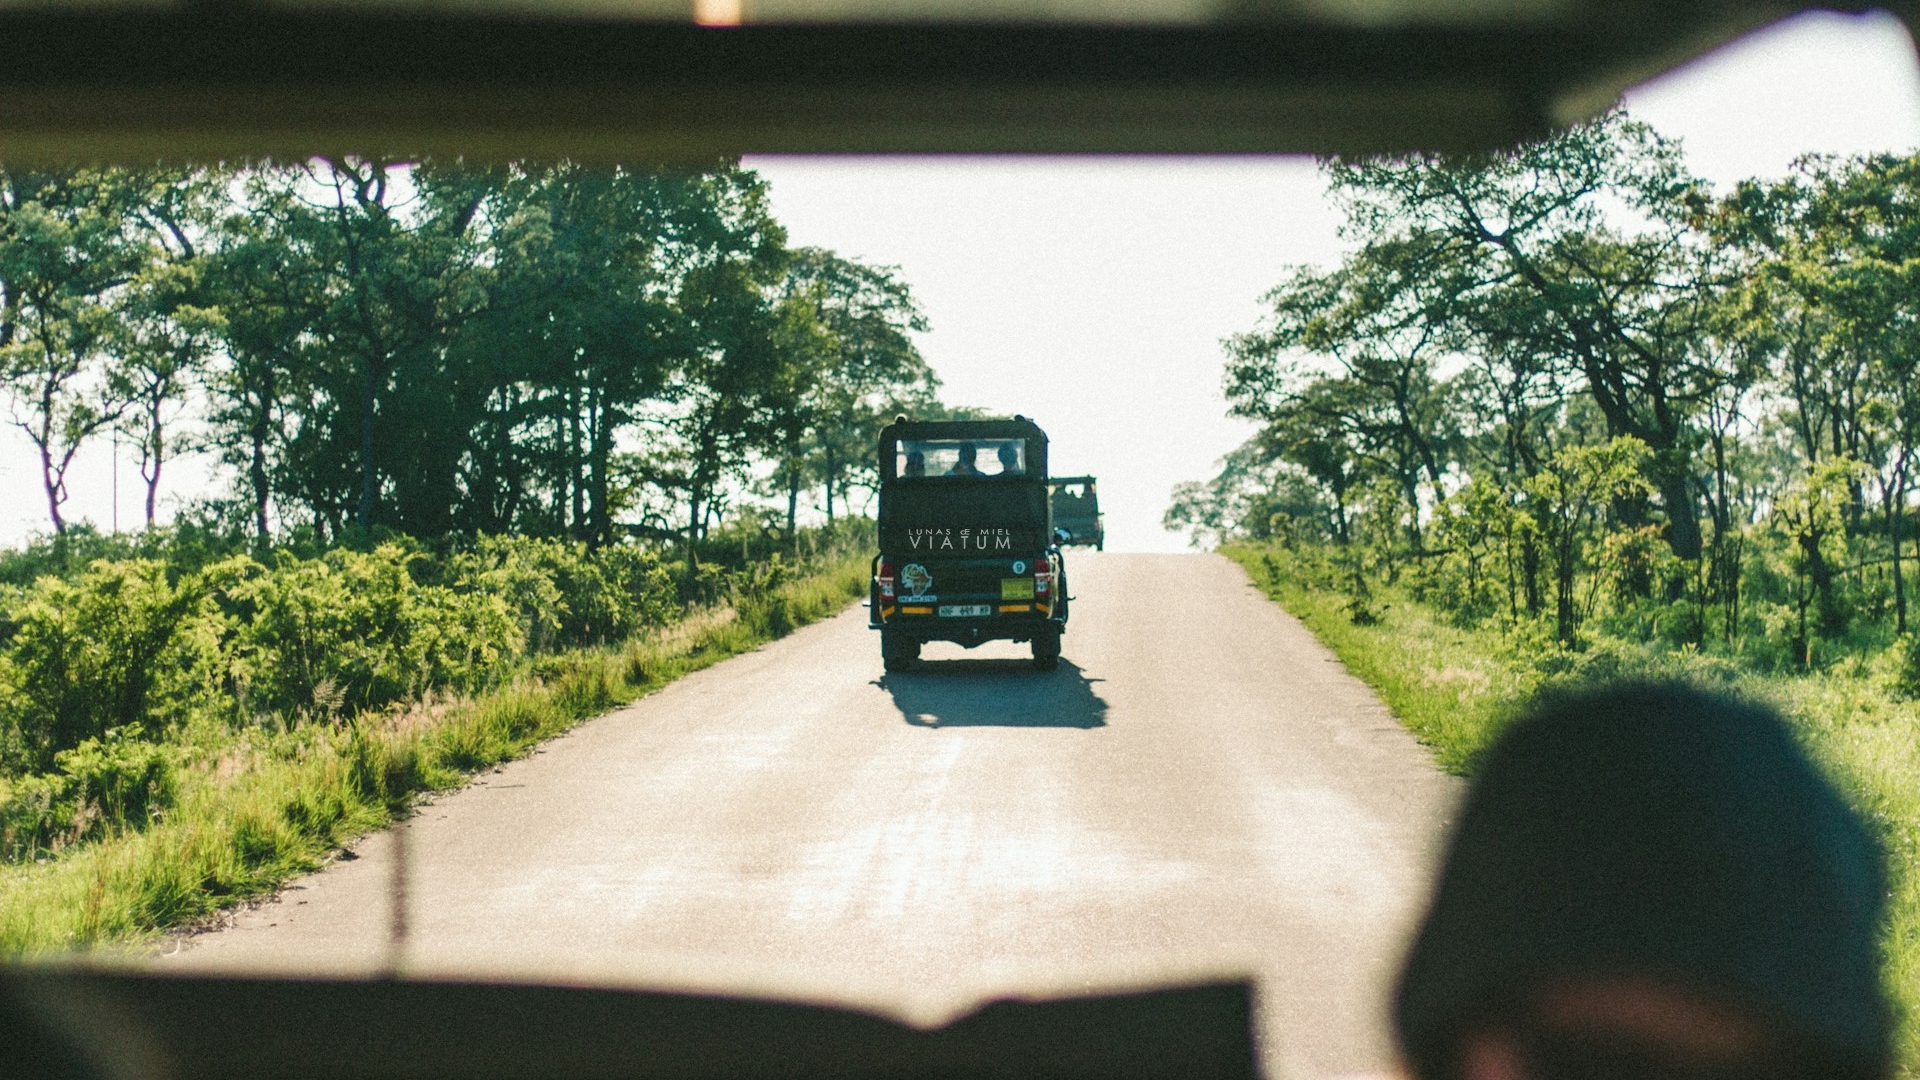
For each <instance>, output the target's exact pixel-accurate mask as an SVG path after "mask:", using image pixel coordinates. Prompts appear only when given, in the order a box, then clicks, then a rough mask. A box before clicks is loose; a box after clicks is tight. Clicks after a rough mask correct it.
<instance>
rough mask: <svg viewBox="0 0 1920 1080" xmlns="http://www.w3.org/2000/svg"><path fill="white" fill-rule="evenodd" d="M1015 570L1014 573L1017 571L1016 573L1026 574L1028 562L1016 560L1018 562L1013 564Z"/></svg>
mask: <svg viewBox="0 0 1920 1080" xmlns="http://www.w3.org/2000/svg"><path fill="white" fill-rule="evenodd" d="M1013 572H1014V573H1016V574H1024V573H1026V572H1027V564H1026V563H1023V562H1016V563H1014V564H1013Z"/></svg>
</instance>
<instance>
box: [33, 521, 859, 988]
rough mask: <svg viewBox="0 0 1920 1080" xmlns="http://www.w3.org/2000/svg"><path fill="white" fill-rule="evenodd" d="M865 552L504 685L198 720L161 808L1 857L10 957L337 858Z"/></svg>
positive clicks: (806, 617) (785, 607)
mask: <svg viewBox="0 0 1920 1080" xmlns="http://www.w3.org/2000/svg"><path fill="white" fill-rule="evenodd" d="M866 588H867V558H866V556H865V555H864V554H859V553H851V554H845V555H841V556H838V557H836V558H833V559H831V560H829V561H824V562H823V563H822V564H821V565H819V566H818V567H817V568H816V569H814V570H813V571H812V572H810V573H807V574H804V575H802V576H800V577H797V578H795V579H793V580H790V581H787V582H785V583H783V584H779V585H776V586H773V587H772V588H769V589H767V590H765V591H763V592H756V593H753V594H750V595H748V596H747V597H746V598H744V599H741V600H738V601H736V603H735V604H733V605H732V606H729V607H723V608H715V609H710V610H707V611H705V612H702V613H698V614H695V615H693V616H690V617H689V618H687V619H685V620H683V621H681V622H678V623H675V624H673V625H671V626H667V627H663V628H659V629H656V630H651V631H647V632H644V633H642V634H640V635H638V636H636V637H634V638H632V639H630V640H628V641H627V642H625V643H624V644H621V645H618V646H607V647H601V648H592V649H583V650H578V651H574V652H570V653H564V654H560V655H555V656H548V657H543V658H540V659H539V660H537V661H535V662H533V663H531V664H528V665H526V666H525V667H524V668H523V670H522V672H521V674H520V675H519V676H518V677H516V678H514V679H513V680H511V681H510V682H508V683H506V684H505V685H503V686H500V687H498V688H495V689H493V690H491V691H488V692H484V693H480V694H477V695H472V696H453V697H438V698H428V699H425V700H419V701H415V702H413V703H411V704H410V705H407V706H406V707H401V708H394V709H389V710H386V711H383V712H377V713H363V714H361V715H360V716H359V717H357V718H356V719H354V720H352V721H351V722H347V723H344V724H339V725H328V724H309V725H304V726H299V727H293V728H289V729H284V730H269V729H265V728H258V727H255V728H247V729H242V730H240V731H237V732H236V731H233V730H231V729H228V728H225V727H216V726H214V725H202V726H200V727H197V728H195V729H192V730H189V731H188V732H186V733H184V737H183V739H182V743H183V748H184V756H185V757H187V758H188V759H189V761H190V762H191V764H188V765H186V766H183V767H182V768H181V769H180V773H179V776H178V778H177V781H178V785H179V788H178V792H177V794H176V795H175V797H174V801H173V804H172V806H171V807H170V808H169V809H168V811H167V812H166V813H165V814H164V816H162V817H161V819H160V820H159V821H157V822H156V823H154V824H152V825H150V826H149V827H147V828H146V829H144V830H140V831H125V832H120V833H116V834H113V835H110V836H107V837H105V838H103V839H100V840H96V841H93V842H90V843H86V844H82V845H79V846H77V847H74V848H71V849H68V850H66V851H64V852H62V853H60V854H59V855H58V856H57V857H54V858H50V859H46V860H43V861H41V862H39V863H30V864H26V865H14V866H0V958H11V959H19V958H22V957H26V956H32V955H41V954H47V953H53V952H59V951H64V950H74V949H82V948H89V947H95V946H101V945H107V944H119V945H128V944H138V943H139V942H141V941H143V940H145V939H147V938H150V937H151V936H153V935H155V934H156V933H157V932H159V931H163V930H166V929H168V928H170V927H176V926H179V925H182V924H184V923H190V922H192V921H194V920H196V919H200V918H203V917H205V916H208V915H210V914H212V913H213V912H215V911H218V910H219V909H220V908H222V907H225V906H228V905H231V904H233V903H235V902H238V901H240V900H244V899H246V898H248V897H252V896H258V895H260V894H262V893H266V892H269V891H271V890H272V889H274V888H275V887H277V886H278V885H280V884H281V883H283V882H285V881H286V880H288V879H289V878H290V877H293V876H294V875H297V874H300V873H303V872H306V871H308V870H311V869H314V868H315V867H317V866H319V865H320V864H321V863H322V862H324V861H325V860H326V858H327V857H328V856H329V855H331V854H332V853H333V852H335V851H337V850H338V849H339V848H340V846H341V845H342V844H344V843H346V842H347V841H349V840H351V839H352V838H354V837H356V836H358V835H361V834H364V833H366V832H369V831H371V830H374V829H378V828H380V827H382V826H383V825H385V824H387V823H388V822H390V821H392V820H393V819H394V817H395V816H396V815H398V814H403V813H405V811H406V808H407V806H408V804H409V803H410V802H411V801H412V800H413V799H414V798H415V797H416V796H417V795H419V794H421V793H423V792H429V791H446V790H450V789H453V788H456V787H459V786H460V785H461V784H463V783H464V782H465V780H466V778H467V777H468V776H469V775H470V774H472V773H473V772H474V771H476V770H480V769H484V768H487V767H489V766H491V765H494V764H496V763H498V762H501V761H505V760H507V759H509V758H513V757H516V756H519V755H521V754H523V753H525V752H526V751H527V750H528V749H529V748H531V747H532V746H533V745H534V744H536V743H538V742H540V741H541V740H543V739H546V738H549V737H551V736H553V735H556V734H558V733H560V732H562V731H565V730H566V729H567V728H569V727H571V726H573V725H574V724H576V723H578V722H580V721H581V720H584V719H587V718H589V717H592V716H596V715H598V714H600V713H602V712H605V711H606V710H608V709H610V708H612V707H615V706H618V705H621V704H624V703H626V702H629V701H632V700H634V699H635V698H638V697H640V696H642V695H644V694H646V693H648V692H650V691H653V690H655V689H658V688H659V687H662V686H664V685H666V684H668V683H670V682H672V681H674V680H675V679H678V678H680V677H681V676H683V675H686V674H688V673H690V672H693V671H697V670H700V669H701V668H704V667H708V666H711V665H712V664H715V663H717V662H719V661H721V660H724V659H726V658H727V657H730V656H733V655H736V654H738V653H741V652H745V651H747V650H750V649H752V648H755V647H756V646H758V645H760V644H762V643H764V642H766V641H769V640H772V639H774V638H777V637H780V636H782V635H784V634H786V633H788V632H789V631H791V630H793V629H795V628H797V627H800V626H805V625H807V624H808V623H811V622H815V621H818V620H820V619H823V618H826V617H828V616H830V615H833V614H834V613H836V612H838V611H840V610H842V609H843V608H845V607H846V605H847V604H848V602H849V601H851V600H852V599H853V598H855V597H857V596H860V595H862V594H864V593H865V591H866Z"/></svg>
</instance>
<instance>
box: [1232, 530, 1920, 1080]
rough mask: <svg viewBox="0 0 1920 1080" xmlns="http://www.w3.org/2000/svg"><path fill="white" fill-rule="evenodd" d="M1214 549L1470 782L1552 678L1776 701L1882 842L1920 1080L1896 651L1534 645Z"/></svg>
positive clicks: (1912, 791) (1910, 808)
mask: <svg viewBox="0 0 1920 1080" xmlns="http://www.w3.org/2000/svg"><path fill="white" fill-rule="evenodd" d="M1222 551H1223V554H1225V555H1227V556H1228V557H1229V558H1231V559H1233V560H1234V561H1235V562H1237V563H1239V564H1240V565H1241V567H1243V568H1244V569H1245V570H1246V571H1247V574H1248V576H1249V577H1251V578H1252V579H1253V581H1254V583H1255V584H1256V585H1258V586H1259V587H1260V588H1261V590H1262V591H1264V592H1265V593H1266V594H1267V595H1268V596H1269V597H1271V598H1272V599H1273V600H1275V601H1276V602H1277V603H1279V604H1280V606H1281V607H1283V608H1285V609H1286V610H1287V611H1289V612H1291V613H1292V614H1293V615H1294V616H1296V617H1297V618H1299V619H1300V621H1301V622H1303V623H1305V624H1306V626H1307V628H1308V629H1310V630H1312V631H1313V633H1314V634H1315V636H1317V637H1318V638H1319V639H1320V640H1321V641H1322V642H1323V643H1325V644H1326V645H1327V647H1328V648H1330V649H1332V650H1333V652H1334V653H1335V655H1337V656H1338V657H1339V658H1340V660H1341V662H1342V663H1344V664H1345V665H1346V666H1347V668H1348V670H1350V671H1352V672H1353V673H1354V675H1356V676H1357V677H1359V678H1360V679H1361V680H1362V681H1364V682H1365V683H1367V685H1369V686H1371V687H1372V688H1373V689H1374V691H1375V692H1377V693H1378V694H1379V695H1380V698H1381V700H1382V701H1384V702H1385V703H1386V705H1387V707H1388V708H1389V709H1391V710H1393V713H1394V715H1395V716H1396V717H1398V718H1399V720H1400V721H1401V723H1403V724H1404V725H1405V726H1406V727H1407V729H1408V730H1410V731H1411V732H1413V734H1414V735H1415V736H1417V737H1418V738H1419V739H1420V741H1421V742H1423V743H1425V744H1426V745H1427V746H1428V747H1430V748H1431V749H1432V751H1433V755H1434V758H1435V760H1436V761H1437V762H1438V763H1439V765H1440V766H1441V767H1442V768H1444V769H1446V770H1447V771H1448V772H1451V773H1454V774H1456V775H1460V776H1471V775H1472V774H1473V771H1474V768H1475V766H1476V764H1477V763H1478V762H1479V760H1480V757H1481V755H1482V753H1483V752H1484V751H1485V750H1486V748H1487V747H1488V745H1490V744H1491V743H1492V741H1493V740H1494V739H1495V738H1496V737H1497V736H1498V735H1499V733H1500V730H1501V728H1502V727H1503V726H1504V725H1505V724H1506V723H1507V722H1508V720H1510V719H1511V718H1512V717H1513V716H1514V715H1515V714H1516V712H1517V711H1518V708H1519V707H1520V705H1521V704H1522V703H1524V701H1525V700H1526V699H1527V698H1528V697H1529V696H1530V695H1531V694H1533V693H1534V692H1535V691H1536V690H1538V689H1540V688H1541V687H1542V686H1544V685H1546V684H1548V683H1551V682H1554V681H1558V680H1575V679H1589V678H1594V677H1600V676H1607V675H1650V676H1658V677H1672V678H1686V679H1693V680H1696V681H1701V682H1709V683H1716V684H1719V685H1723V686H1728V687H1730V688H1733V689H1735V690H1737V691H1739V692H1741V693H1744V694H1747V695H1749V696H1752V697H1757V698H1762V699H1765V700H1769V701H1772V702H1774V703H1775V704H1776V705H1777V706H1779V708H1780V710H1781V711H1782V713H1783V714H1784V715H1785V716H1786V717H1787V719H1788V721H1789V722H1790V723H1791V724H1792V725H1793V727H1794V729H1795V730H1796V732H1797V733H1798V734H1799V737H1800V739H1801V741H1802V743H1803V745H1805V746H1806V747H1807V749H1808V751H1809V752H1810V753H1811V754H1812V755H1813V757H1814V758H1815V759H1816V760H1818V761H1819V762H1821V763H1822V765H1823V766H1824V767H1825V768H1826V770H1827V772H1828V775H1830V776H1831V777H1832V778H1833V780H1834V781H1835V783H1836V784H1837V785H1838V786H1839V787H1840V788H1841V790H1842V791H1844V792H1845V793H1846V795H1847V797H1848V798H1849V799H1850V800H1851V801H1852V802H1853V804H1854V806H1855V807H1856V808H1857V809H1858V810H1859V811H1860V812H1861V814H1862V815H1864V816H1865V818H1866V819H1867V820H1868V822H1869V823H1870V824H1871V825H1872V826H1873V828H1874V829H1875V831H1876V832H1877V833H1878V834H1879V836H1880V838H1881V841H1882V842H1883V843H1884V844H1885V846H1886V849H1887V852H1888V855H1889V863H1890V865H1891V867H1892V870H1893V889H1892V893H1891V896H1890V897H1889V909H1890V914H1889V919H1888V924H1887V928H1886V934H1885V938H1884V941H1885V951H1886V982H1887V988H1888V991H1889V993H1890V995H1891V996H1892V998H1893V1000H1894V1002H1895V1005H1896V1008H1898V1009H1899V1011H1900V1015H1901V1021H1900V1028H1899V1043H1900V1072H1901V1075H1902V1076H1904V1077H1910V1078H1913V1077H1920V702H1917V701H1914V700H1910V699H1909V698H1908V696H1907V695H1906V694H1905V693H1903V692H1902V691H1901V690H1900V682H1901V678H1902V662H1901V657H1900V656H1898V655H1896V654H1895V652H1891V651H1890V652H1888V653H1886V654H1884V655H1882V656H1879V657H1876V658H1873V659H1870V660H1857V661H1851V662H1847V663H1843V664H1839V665H1835V666H1834V667H1832V668H1830V669H1828V670H1825V671H1819V672H1815V673H1812V674H1779V673H1763V672H1758V671H1753V670H1747V669H1743V668H1741V667H1739V666H1737V665H1734V664H1731V663H1728V662H1726V661H1725V660H1722V659H1716V658H1709V657H1703V656H1699V655H1697V654H1694V653H1690V652H1685V651H1674V650H1669V649H1661V648H1658V647H1649V646H1646V645H1644V644H1636V643H1631V642H1623V641H1619V640H1616V639H1602V640H1597V641H1595V642H1593V643H1591V644H1590V645H1589V646H1588V647H1587V648H1586V649H1585V650H1583V651H1581V652H1579V653H1573V652H1570V651H1568V650H1565V649H1563V648H1561V647H1560V646H1558V645H1556V644H1554V643H1552V642H1551V641H1550V640H1546V639H1544V638H1539V639H1530V638H1525V637H1520V636H1516V635H1514V634H1509V633H1502V632H1501V631H1499V630H1494V629H1484V628H1463V627H1460V626H1457V625H1454V624H1453V623H1451V622H1448V621H1447V620H1446V619H1445V618H1444V617H1442V616H1441V615H1439V614H1438V613H1436V612H1435V611H1434V610H1433V609H1432V608H1430V607H1428V606H1426V605H1423V604H1420V603H1417V602H1415V601H1413V600H1411V599H1410V598H1408V597H1407V596H1406V595H1404V594H1402V593H1400V592H1398V591H1397V590H1394V589H1392V588H1389V587H1384V586H1375V587H1374V588H1373V591H1372V592H1371V594H1370V595H1369V596H1368V597H1367V598H1366V599H1365V602H1364V603H1361V602H1360V601H1358V600H1357V599H1356V598H1354V597H1351V596H1348V595H1346V594H1344V593H1342V592H1340V591H1338V590H1335V589H1329V588H1327V587H1326V583H1325V581H1324V580H1323V579H1320V578H1319V577H1318V575H1315V574H1312V573H1307V572H1301V571H1300V570H1299V568H1297V567H1296V566H1295V565H1294V563H1293V562H1292V559H1291V557H1290V556H1289V554H1288V553H1287V552H1286V550H1285V549H1284V548H1280V547H1276V546H1265V545H1229V546H1228V547H1226V548H1224V549H1222ZM1357 613H1358V614H1359V617H1358V618H1356V614H1357Z"/></svg>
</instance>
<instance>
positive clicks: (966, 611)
mask: <svg viewBox="0 0 1920 1080" xmlns="http://www.w3.org/2000/svg"><path fill="white" fill-rule="evenodd" d="M991 614H993V605H992V604H941V605H940V617H941V618H944V619H969V618H976V617H978V616H981V615H991Z"/></svg>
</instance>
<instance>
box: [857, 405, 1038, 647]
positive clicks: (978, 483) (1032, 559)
mask: <svg viewBox="0 0 1920 1080" xmlns="http://www.w3.org/2000/svg"><path fill="white" fill-rule="evenodd" d="M879 452H880V462H879V465H880V553H879V554H878V555H875V556H874V559H873V587H872V596H871V598H870V604H871V611H872V615H871V625H872V626H873V628H874V629H876V630H878V631H880V656H881V659H882V660H883V661H885V664H886V669H887V670H888V671H905V670H907V669H908V668H909V667H911V666H912V665H913V662H914V660H916V659H918V658H919V656H920V646H921V645H922V644H924V643H926V642H929V641H953V642H958V643H959V644H961V645H964V646H966V647H967V648H969V649H971V648H973V647H974V646H976V645H979V644H980V643H981V642H983V641H1031V642H1032V643H1033V666H1034V667H1035V668H1037V669H1039V670H1041V671H1051V670H1052V669H1053V668H1054V667H1055V666H1056V665H1057V664H1059V662H1060V634H1061V632H1062V631H1064V630H1065V629H1066V625H1067V583H1066V563H1065V561H1064V560H1063V559H1062V557H1061V554H1060V548H1059V544H1058V542H1057V540H1058V538H1057V536H1056V535H1055V533H1054V528H1053V521H1052V516H1053V515H1052V504H1051V502H1050V500H1049V498H1048V487H1047V434H1046V432H1044V431H1041V430H1040V425H1038V424H1036V423H1034V422H1033V421H1031V420H1028V419H1027V418H1025V417H1023V416H1015V417H1014V418H1013V419H1011V420H939V421H922V422H919V423H915V422H913V421H909V420H907V419H906V418H905V417H902V418H900V419H899V420H897V421H895V422H894V423H892V424H889V425H887V426H886V427H885V428H884V429H882V430H881V432H880V447H879Z"/></svg>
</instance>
